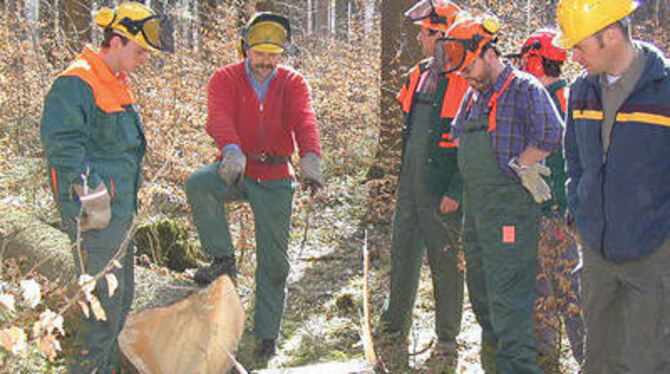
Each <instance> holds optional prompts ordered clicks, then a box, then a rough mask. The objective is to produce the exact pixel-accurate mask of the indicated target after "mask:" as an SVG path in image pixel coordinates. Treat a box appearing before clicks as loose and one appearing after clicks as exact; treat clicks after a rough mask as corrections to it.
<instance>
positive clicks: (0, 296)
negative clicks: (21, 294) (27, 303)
mask: <svg viewBox="0 0 670 374" xmlns="http://www.w3.org/2000/svg"><path fill="white" fill-rule="evenodd" d="M14 304H15V301H14V295H12V294H8V293H0V311H10V312H14V311H16V308H15V306H14Z"/></svg>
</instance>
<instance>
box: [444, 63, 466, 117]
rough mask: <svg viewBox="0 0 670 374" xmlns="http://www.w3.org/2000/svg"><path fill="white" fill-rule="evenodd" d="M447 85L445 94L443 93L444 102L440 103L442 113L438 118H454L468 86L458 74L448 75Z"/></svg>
mask: <svg viewBox="0 0 670 374" xmlns="http://www.w3.org/2000/svg"><path fill="white" fill-rule="evenodd" d="M448 78H449V85H448V86H447V92H445V93H444V100H443V101H442V112H441V113H440V118H454V117H456V113H458V108H460V106H461V100H463V96H464V95H465V92H466V91H467V90H468V88H469V87H470V85H469V84H468V81H467V80H465V78H463V77H462V76H461V75H460V74H457V73H451V74H449V75H448Z"/></svg>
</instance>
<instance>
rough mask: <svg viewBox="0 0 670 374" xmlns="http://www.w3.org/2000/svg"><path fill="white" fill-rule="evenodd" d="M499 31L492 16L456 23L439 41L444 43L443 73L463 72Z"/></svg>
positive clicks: (467, 19) (495, 19) (496, 22)
mask: <svg viewBox="0 0 670 374" xmlns="http://www.w3.org/2000/svg"><path fill="white" fill-rule="evenodd" d="M499 29H500V24H499V23H498V19H497V18H496V17H492V16H487V17H484V18H479V19H472V18H465V19H462V20H459V21H457V22H456V23H455V24H454V25H453V26H452V27H451V29H449V31H448V32H447V36H446V37H444V38H440V39H439V41H440V42H442V43H444V45H443V49H444V51H445V66H444V73H445V74H449V73H451V72H455V71H463V69H465V68H466V67H467V66H468V65H470V63H471V62H472V61H473V60H474V59H475V58H477V56H479V54H480V53H481V51H482V49H483V48H484V46H486V45H487V44H488V43H489V42H491V41H495V39H496V34H497V33H498V30H499Z"/></svg>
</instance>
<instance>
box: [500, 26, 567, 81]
mask: <svg viewBox="0 0 670 374" xmlns="http://www.w3.org/2000/svg"><path fill="white" fill-rule="evenodd" d="M556 35H557V33H556V31H554V30H551V29H540V30H536V31H535V32H533V33H532V34H531V35H530V36H529V37H528V38H527V39H526V40H525V41H524V43H523V44H522V45H521V47H520V48H519V52H518V53H510V54H507V55H505V57H507V58H512V59H516V60H517V62H518V63H520V64H521V68H522V69H523V70H524V71H527V72H529V73H531V74H533V75H534V76H536V77H540V76H542V75H544V74H545V71H544V61H543V59H546V60H549V61H556V62H565V61H566V60H567V59H568V53H567V52H566V51H565V49H563V48H561V47H559V46H557V45H555V44H553V40H554V38H555V37H556Z"/></svg>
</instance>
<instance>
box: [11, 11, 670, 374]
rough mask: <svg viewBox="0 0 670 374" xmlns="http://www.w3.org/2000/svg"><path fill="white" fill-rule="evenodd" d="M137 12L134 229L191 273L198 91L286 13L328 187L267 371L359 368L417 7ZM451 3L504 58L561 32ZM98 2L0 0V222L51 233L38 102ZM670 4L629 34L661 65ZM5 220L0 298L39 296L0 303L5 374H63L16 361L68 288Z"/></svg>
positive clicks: (428, 305) (639, 20)
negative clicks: (147, 16)
mask: <svg viewBox="0 0 670 374" xmlns="http://www.w3.org/2000/svg"><path fill="white" fill-rule="evenodd" d="M147 3H150V4H149V5H151V6H152V7H153V8H154V9H156V10H158V11H163V12H166V13H168V14H170V15H171V16H172V17H173V19H174V21H175V41H176V52H175V53H173V54H161V55H155V56H152V60H151V62H150V64H149V65H148V66H146V67H144V68H143V69H142V70H141V71H139V72H138V73H136V74H133V75H132V77H131V82H132V83H131V85H132V86H133V88H134V93H135V96H136V98H137V106H138V108H139V111H140V113H141V116H142V118H143V123H144V126H145V131H146V135H147V139H148V145H149V148H148V152H147V156H146V158H145V163H144V173H145V176H146V183H145V186H144V188H143V189H142V191H141V200H142V201H144V202H148V203H147V204H148V206H146V207H145V209H143V214H142V215H140V216H139V217H138V218H139V219H138V221H139V222H138V223H139V224H140V225H149V226H151V225H158V224H161V225H165V224H166V222H167V225H168V226H169V227H170V229H169V230H168V232H169V233H171V234H170V235H173V237H172V239H169V238H163V243H162V244H161V243H159V244H158V246H161V245H163V246H168V245H172V244H167V243H174V242H177V241H178V242H179V243H180V247H179V250H182V251H187V250H188V251H191V250H193V251H194V252H195V253H196V255H195V261H196V262H195V263H197V262H198V261H204V260H205V258H204V257H203V256H202V255H201V254H199V242H198V240H197V236H196V235H195V233H194V230H193V225H192V223H191V221H190V214H189V211H188V205H187V203H186V199H185V195H184V181H185V180H186V178H187V177H188V175H189V174H190V173H192V172H193V171H194V170H196V169H197V168H198V167H200V166H202V165H204V164H207V163H210V162H212V161H213V160H214V158H215V157H216V156H217V153H218V151H217V149H216V148H215V146H214V143H213V141H212V140H211V139H210V138H209V136H208V135H206V133H205V131H204V126H205V119H206V115H207V107H206V101H207V100H206V87H207V81H208V79H209V77H210V75H211V74H212V73H213V72H214V70H215V69H217V68H218V67H220V66H223V65H225V64H227V63H230V62H234V61H237V60H239V58H240V57H239V55H238V52H237V48H238V44H239V28H240V26H241V25H242V24H243V22H244V20H246V19H247V18H248V16H249V15H250V14H252V13H253V12H254V11H255V10H274V11H277V12H281V13H284V14H287V15H288V16H289V17H290V18H291V21H292V27H293V45H294V46H295V48H293V50H292V52H291V53H290V54H289V55H287V56H286V57H285V58H284V63H286V64H288V65H291V66H293V67H295V68H296V69H297V70H299V71H300V72H301V73H303V74H304V76H305V77H306V78H307V80H308V82H309V85H310V87H311V93H312V100H313V105H314V109H315V110H316V113H317V117H318V121H319V127H320V131H321V137H322V142H323V151H324V155H323V159H324V172H325V176H326V188H325V189H324V190H323V192H322V193H321V194H320V195H319V196H317V197H316V198H314V199H312V198H310V197H309V196H308V194H307V193H306V192H304V191H303V190H299V191H298V192H297V193H296V196H295V200H294V214H293V227H294V228H293V231H292V236H291V244H290V249H289V256H290V258H291V259H292V270H291V275H290V278H289V282H290V283H289V299H288V300H289V301H288V308H287V313H286V319H285V322H284V324H283V327H282V338H281V341H280V354H279V355H278V357H277V358H276V359H274V360H273V361H272V362H271V366H273V367H289V366H298V365H304V364H309V363H315V362H321V361H346V360H351V359H362V358H363V349H362V344H361V341H360V336H359V334H360V310H361V307H362V300H363V298H362V296H361V289H362V284H363V277H362V274H363V270H362V269H363V265H362V261H361V254H362V248H363V247H364V246H366V247H368V248H369V249H370V252H371V254H372V261H371V264H370V266H371V274H370V283H371V288H370V289H371V291H370V297H371V305H372V312H373V321H372V324H373V327H374V324H375V322H376V319H377V316H378V314H379V311H380V308H381V305H382V303H383V299H384V297H385V295H386V292H387V291H388V282H387V275H388V271H389V247H390V240H389V239H390V222H391V216H392V212H393V208H394V204H395V198H394V190H395V185H396V179H397V173H398V166H399V162H400V125H401V115H400V110H399V106H398V105H397V103H396V102H395V93H396V92H397V90H398V88H399V87H400V85H401V84H402V82H403V79H404V78H403V74H404V73H405V72H406V71H407V69H409V68H410V67H411V66H412V65H413V64H414V63H415V62H416V61H418V60H419V59H420V58H421V55H420V50H419V45H418V43H417V42H416V39H415V36H416V33H417V32H418V28H417V27H416V26H414V25H412V24H411V23H409V22H408V21H407V20H405V19H404V18H403V16H402V12H403V11H404V10H406V9H408V8H409V7H410V6H411V5H412V4H413V3H414V1H413V0H392V1H381V0H291V1H288V0H287V1H272V0H266V1H258V2H254V1H244V0H228V1H216V0H206V1H203V0H176V1H175V0H160V1H155V0H154V1H151V0H147ZM460 4H461V5H463V6H464V7H465V8H468V9H470V10H471V11H472V12H473V13H483V12H488V13H492V14H495V15H497V16H498V17H499V18H500V19H501V25H502V29H501V33H500V41H501V47H502V48H503V50H504V51H505V52H512V51H515V50H517V49H518V46H519V45H520V44H521V43H522V42H523V40H524V39H525V37H526V36H527V35H528V34H529V33H530V32H532V31H533V30H535V29H537V28H538V27H544V26H553V25H554V24H555V7H556V2H555V1H553V0H512V1H495V0H472V1H470V0H464V1H461V2H460ZM102 5H109V6H113V5H114V3H113V2H109V1H102V2H99V1H95V0H26V1H22V0H0V21H1V23H0V40H1V42H0V149H1V150H2V158H0V211H5V212H6V211H10V210H11V211H20V212H22V213H26V214H29V215H30V216H32V217H36V218H37V219H39V220H40V221H42V222H44V223H46V224H48V225H51V226H57V225H58V223H59V217H58V216H57V214H56V209H55V204H54V201H53V198H52V194H51V192H50V190H49V188H48V184H47V174H46V165H45V160H44V154H43V152H42V149H41V145H40V140H39V121H40V116H41V111H42V104H43V99H44V95H45V93H46V92H47V90H48V88H49V86H50V85H51V82H52V81H53V80H54V79H55V77H56V76H57V74H58V73H59V72H61V71H62V70H63V69H64V68H65V67H66V66H67V64H68V63H69V62H70V61H71V59H72V58H73V57H74V56H76V55H77V54H78V53H79V52H80V51H81V48H82V46H83V45H84V44H85V43H92V44H94V45H95V44H98V43H99V41H100V39H101V32H100V30H99V28H97V27H92V26H91V25H92V24H93V23H92V22H91V15H92V13H93V10H94V9H97V8H98V7H100V6H102ZM668 5H669V4H668V1H667V0H652V1H648V2H645V3H644V4H643V5H642V7H641V9H639V10H638V11H637V12H636V13H635V14H634V16H633V19H634V23H633V25H634V29H633V35H634V37H635V38H639V39H643V40H646V41H649V42H652V43H654V44H655V45H657V46H658V47H659V48H660V49H661V50H663V51H664V52H665V53H666V56H667V55H668V52H670V38H669V32H668V30H669V27H670V20H669V16H670V10H669V7H668ZM578 71H579V69H578V67H577V66H575V65H574V64H569V65H568V66H567V67H566V69H565V73H566V76H567V77H568V78H573V77H574V76H575V75H576V73H577V72H578ZM294 161H297V160H294ZM294 164H297V163H295V162H294ZM298 173H299V170H298ZM229 208H230V218H231V222H232V231H233V234H234V237H235V246H236V249H237V251H238V252H237V256H238V263H239V264H240V276H239V281H238V282H239V286H238V290H239V292H240V294H241V296H242V299H243V301H244V304H245V307H246V308H247V309H248V308H251V305H250V304H251V301H252V300H253V297H252V296H253V274H254V269H255V254H254V250H255V249H254V248H255V245H254V238H253V215H252V213H251V210H250V209H249V207H248V206H247V205H245V204H231V205H230V206H229ZM3 217H4V216H3V215H0V235H1V238H0V239H1V240H0V245H1V247H0V296H2V295H14V296H15V298H16V300H20V297H21V296H20V294H21V290H22V287H23V286H22V281H26V280H30V279H34V280H36V281H37V282H38V284H39V285H40V287H41V290H42V293H43V301H42V302H41V304H40V305H39V306H34V305H30V304H31V303H29V302H26V300H24V301H23V302H19V301H17V302H16V305H12V307H11V308H9V307H8V304H9V303H8V302H7V301H6V300H7V299H3V298H2V297H0V346H1V347H2V348H0V372H26V373H33V372H63V370H64V369H63V358H62V354H57V352H53V353H54V354H53V355H51V357H50V359H47V358H45V356H50V354H48V353H49V351H48V350H47V353H46V354H45V350H44V349H43V348H44V347H43V346H40V345H39V344H37V343H39V341H38V340H36V339H35V338H34V337H33V338H32V339H28V343H35V344H34V345H32V346H31V345H30V344H28V345H27V347H26V349H25V351H24V352H23V353H21V354H20V355H14V354H13V353H12V350H13V349H14V348H16V344H13V343H16V341H14V340H11V339H10V338H9V336H10V335H9V333H8V331H14V332H16V331H17V330H15V329H16V328H18V329H20V330H25V331H30V329H31V326H33V322H35V321H36V320H39V319H40V316H41V315H42V313H43V312H44V311H45V310H46V309H47V308H48V307H50V308H51V309H54V310H56V309H57V308H58V306H59V305H62V304H63V303H64V302H65V301H64V300H65V297H64V296H63V293H64V291H63V287H64V284H63V283H62V282H60V281H55V280H53V279H47V278H45V277H43V276H41V275H40V274H38V273H37V272H34V271H32V270H35V269H34V266H32V264H30V263H27V262H29V259H28V258H22V257H21V256H18V257H11V258H10V257H9V256H3V254H4V252H5V248H6V247H7V246H8V245H9V243H11V238H12V235H14V234H15V232H14V231H13V230H14V229H10V228H8V227H7V226H6V225H5V224H4V223H3V222H4V221H3ZM138 244H139V245H138V247H140V248H138V250H139V252H138V263H139V264H140V265H141V266H146V267H148V268H150V269H153V270H154V271H156V272H160V273H162V274H168V275H170V276H175V277H188V275H184V272H183V270H184V267H191V266H192V265H193V264H194V263H192V262H189V263H188V264H187V265H188V266H185V265H184V264H181V265H179V264H178V265H176V266H173V265H174V264H169V261H168V260H166V259H165V258H164V257H161V256H158V255H157V248H155V247H156V245H153V246H152V245H150V244H146V243H144V244H145V245H142V243H141V242H140V243H138ZM163 249H164V248H163ZM168 267H169V268H170V269H168ZM424 268H425V266H424ZM428 273H429V272H428V271H427V269H424V271H423V272H422V274H423V275H422V280H421V285H420V290H419V293H418V297H417V308H416V309H415V319H414V321H415V322H414V326H413V329H412V332H411V334H410V335H411V336H410V341H411V350H412V351H417V352H421V351H423V352H421V353H419V354H416V355H413V356H412V365H413V367H415V368H416V369H417V371H419V372H420V371H421V368H422V363H423V361H424V360H425V358H426V357H427V355H428V354H429V350H425V351H424V350H423V347H430V342H431V339H432V331H433V319H432V318H433V317H432V315H433V305H432V296H431V295H432V286H431V285H430V282H429V274H428ZM186 274H188V272H186ZM23 289H25V287H23ZM248 310H249V309H248ZM463 326H464V327H463V332H462V334H461V337H460V338H459V341H460V343H461V349H460V350H461V359H460V363H459V367H460V368H461V370H462V372H467V373H476V372H477V367H478V358H477V350H478V340H479V339H478V327H477V324H476V322H475V321H474V317H473V316H472V314H471V313H470V307H469V305H468V306H466V313H465V316H464V324H463ZM12 329H14V330H12ZM66 330H67V329H66ZM3 332H4V335H3ZM67 332H68V331H65V333H66V334H67ZM8 342H9V343H8ZM49 347H51V348H52V349H53V347H54V346H53V344H52V345H51V346H49ZM49 347H47V348H49ZM14 353H16V352H14ZM564 353H565V354H564V355H563V357H562V365H563V371H564V372H566V373H571V372H573V371H574V362H573V361H571V359H570V358H569V353H568V351H567V349H566V350H564Z"/></svg>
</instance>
